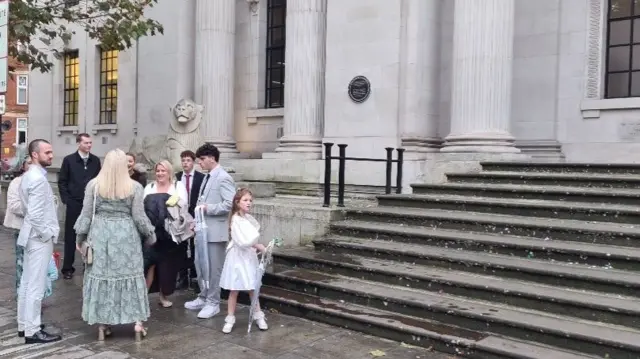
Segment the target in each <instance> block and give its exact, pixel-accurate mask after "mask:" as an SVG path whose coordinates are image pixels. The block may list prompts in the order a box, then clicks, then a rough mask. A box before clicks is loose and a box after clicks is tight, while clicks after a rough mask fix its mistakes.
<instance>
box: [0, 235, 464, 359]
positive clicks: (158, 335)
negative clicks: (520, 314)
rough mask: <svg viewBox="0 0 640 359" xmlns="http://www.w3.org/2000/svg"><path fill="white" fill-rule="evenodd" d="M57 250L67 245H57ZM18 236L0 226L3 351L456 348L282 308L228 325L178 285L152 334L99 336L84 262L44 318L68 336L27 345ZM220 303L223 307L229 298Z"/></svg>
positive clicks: (340, 357)
mask: <svg viewBox="0 0 640 359" xmlns="http://www.w3.org/2000/svg"><path fill="white" fill-rule="evenodd" d="M56 250H59V251H62V247H61V246H59V247H58V248H56ZM13 255H14V251H13V237H12V236H11V234H10V232H8V231H6V230H4V229H0V357H1V358H3V359H32V358H38V359H151V358H153V359H165V358H167V359H176V358H234V359H253V358H259V359H322V358H331V359H360V358H362V359H365V358H376V357H377V356H376V355H382V354H384V356H382V358H394V359H453V358H456V357H455V356H451V355H448V354H441V353H436V352H433V351H430V350H427V349H423V348H415V347H411V346H407V345H404V344H402V343H397V342H393V341H389V340H385V339H380V338H376V337H371V336H367V335H364V334H361V333H357V332H352V331H348V330H344V329H341V328H337V327H332V326H329V325H325V324H320V323H315V322H311V321H307V320H303V319H299V318H295V317H290V316H286V315H282V314H279V313H271V312H270V313H267V320H268V322H269V325H270V328H269V330H268V331H265V332H260V331H259V330H257V328H256V329H255V331H253V332H252V333H250V334H247V330H246V328H247V327H246V324H247V319H248V309H247V308H246V307H241V308H239V310H238V313H237V324H236V328H234V331H233V332H232V333H231V334H223V333H222V325H223V322H224V314H223V313H221V314H219V315H217V316H216V317H214V318H212V319H208V320H201V319H197V318H196V315H195V313H193V312H190V311H187V310H185V309H183V304H184V302H185V301H187V300H190V299H192V298H193V296H194V293H192V292H189V291H182V292H177V293H176V294H174V296H173V298H172V300H173V302H174V306H173V308H169V309H164V308H160V307H159V306H158V305H156V303H157V298H156V297H155V295H151V297H150V299H149V301H150V303H151V318H150V320H149V322H148V323H147V325H148V327H149V335H148V336H147V337H146V338H145V339H144V340H143V341H142V342H140V343H136V342H135V341H134V335H133V328H132V326H116V327H114V332H113V335H112V336H111V337H109V338H107V340H106V341H105V342H102V343H101V342H98V341H97V340H96V339H97V334H98V333H97V328H96V327H95V326H89V325H87V324H86V323H84V322H83V321H82V319H81V317H80V313H81V297H82V277H81V276H82V268H81V265H80V263H78V265H76V275H75V276H74V279H72V280H66V281H65V280H63V279H60V280H58V281H56V282H54V294H53V296H52V297H50V298H47V299H46V300H45V308H44V310H43V320H44V321H45V323H47V324H48V327H47V329H48V330H51V331H52V332H60V333H62V335H63V340H62V341H60V342H57V343H51V344H33V345H25V344H24V341H23V340H21V339H20V338H18V337H17V335H16V331H17V327H16V323H15V312H16V305H15V291H14V285H15V282H14V280H15V279H14V276H15V268H14V267H13V265H12V264H13V263H14V257H13ZM222 308H225V304H224V303H223V305H222Z"/></svg>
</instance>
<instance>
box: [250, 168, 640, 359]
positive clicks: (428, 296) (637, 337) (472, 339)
mask: <svg viewBox="0 0 640 359" xmlns="http://www.w3.org/2000/svg"><path fill="white" fill-rule="evenodd" d="M482 165H483V170H482V171H481V172H479V173H464V174H451V175H449V176H448V180H449V181H448V183H445V184H440V185H414V186H413V190H414V194H411V195H386V196H380V197H379V198H378V201H379V205H378V206H377V207H372V208H366V209H348V210H347V211H346V219H345V220H343V221H340V222H335V223H332V224H331V232H330V234H329V235H328V236H326V237H325V238H322V239H318V240H315V241H314V248H299V249H291V250H282V251H277V253H276V254H275V255H274V256H275V259H274V263H275V265H274V268H273V271H272V272H271V273H268V274H267V275H266V276H265V278H264V286H263V289H262V292H261V294H262V300H263V302H264V303H265V304H266V305H267V306H269V307H271V308H275V309H277V310H278V311H280V312H284V313H288V314H293V315H297V316H301V317H306V318H309V319H313V320H318V321H322V322H326V323H330V324H334V325H339V326H343V327H347V328H351V329H354V330H359V331H363V332H366V333H370V334H373V335H377V336H380V337H385V338H389V339H393V340H397V341H402V342H405V343H407V344H411V345H416V346H422V347H427V348H433V349H434V350H437V351H443V352H448V353H452V354H456V355H459V356H462V357H470V358H482V359H493V358H500V359H504V358H535V359H573V358H611V359H627V358H634V359H635V358H639V357H640V226H638V225H637V224H638V223H640V166H634V165H586V164H549V163H544V164H543V163H539V164H537V163H527V164H520V163H483V164H482Z"/></svg>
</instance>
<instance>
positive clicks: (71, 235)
mask: <svg viewBox="0 0 640 359" xmlns="http://www.w3.org/2000/svg"><path fill="white" fill-rule="evenodd" d="M80 212H82V202H77V201H74V200H72V199H70V200H68V201H67V209H66V214H65V220H64V257H63V258H64V260H63V262H62V271H61V272H62V273H63V274H66V273H73V272H75V268H74V267H73V263H74V261H75V259H76V231H74V230H73V226H74V225H75V224H76V221H77V220H78V217H80Z"/></svg>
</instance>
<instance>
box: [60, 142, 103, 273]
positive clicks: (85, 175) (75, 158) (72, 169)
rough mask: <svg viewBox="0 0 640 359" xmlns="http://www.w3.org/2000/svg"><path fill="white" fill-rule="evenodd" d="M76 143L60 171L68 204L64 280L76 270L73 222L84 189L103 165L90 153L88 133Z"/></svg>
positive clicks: (65, 227)
mask: <svg viewBox="0 0 640 359" xmlns="http://www.w3.org/2000/svg"><path fill="white" fill-rule="evenodd" d="M76 144H77V145H78V150H77V151H76V152H74V153H72V154H70V155H68V156H66V157H65V158H64V159H63V160H62V167H60V173H59V174H58V190H59V191H60V200H62V203H64V204H65V205H66V206H67V207H66V214H65V220H64V262H63V265H62V271H61V272H62V275H63V276H64V279H71V277H73V272H75V268H74V267H73V262H74V261H75V259H76V257H75V253H76V231H74V230H73V225H74V224H75V223H76V220H77V219H78V217H79V216H80V212H82V201H84V190H85V188H86V187H87V183H89V181H91V180H92V179H93V178H95V177H96V176H97V175H98V173H99V172H100V169H101V168H102V166H101V164H100V159H99V158H98V157H97V156H96V155H94V154H92V153H91V147H92V145H93V141H92V140H91V136H89V134H86V133H81V134H79V135H77V136H76Z"/></svg>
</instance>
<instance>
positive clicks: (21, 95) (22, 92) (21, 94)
mask: <svg viewBox="0 0 640 359" xmlns="http://www.w3.org/2000/svg"><path fill="white" fill-rule="evenodd" d="M26 103H27V89H25V88H21V89H18V104H19V105H24V104H26Z"/></svg>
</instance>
